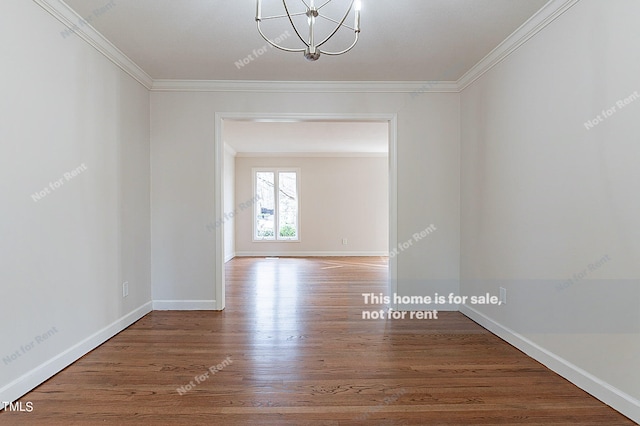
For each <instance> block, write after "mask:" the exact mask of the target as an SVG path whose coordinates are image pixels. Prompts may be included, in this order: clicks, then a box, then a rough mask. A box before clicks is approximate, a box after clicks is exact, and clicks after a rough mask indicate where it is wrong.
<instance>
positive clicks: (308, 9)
mask: <svg viewBox="0 0 640 426" xmlns="http://www.w3.org/2000/svg"><path fill="white" fill-rule="evenodd" d="M298 1H300V2H302V5H303V6H304V9H305V11H304V12H296V13H290V12H289V7H288V6H287V1H286V0H282V4H283V5H284V11H285V13H286V15H275V16H262V0H257V5H256V23H257V25H258V32H259V33H260V35H261V36H262V38H264V39H265V40H266V41H267V42H268V43H269V44H270V45H272V46H273V47H276V48H278V49H280V50H284V51H285V52H304V57H305V58H307V59H308V60H309V61H317V60H318V59H319V58H320V54H325V55H333V56H336V55H342V54H343V53H347V52H348V51H350V50H351V49H353V47H354V46H355V45H356V43H358V35H359V34H360V9H361V1H360V0H351V2H350V4H349V9H347V12H346V13H345V14H344V16H343V17H342V19H341V20H340V21H338V20H336V19H333V18H331V17H329V16H326V15H323V14H322V13H321V11H322V8H323V7H325V6H326V5H328V4H329V3H331V2H332V1H333V0H326V1H325V2H324V3H322V5H320V6H318V7H316V6H315V4H314V0H298ZM307 1H308V3H307ZM352 10H355V23H354V26H353V27H350V26H349V25H347V24H345V21H346V20H347V18H348V17H349V14H350V13H351V11H352ZM302 15H306V16H307V23H308V24H309V37H308V39H305V38H304V37H303V36H302V35H301V34H300V31H298V28H297V27H296V25H295V24H294V23H293V17H294V16H302ZM277 18H288V19H289V22H290V23H291V26H292V27H293V30H294V31H295V33H296V35H297V36H298V38H299V39H300V40H301V41H302V42H303V43H304V45H305V47H301V48H294V49H291V48H288V47H284V46H280V45H279V44H278V43H276V42H274V41H272V40H271V39H269V37H267V36H266V35H265V34H264V33H263V32H262V28H260V23H261V22H262V21H263V20H267V19H277ZM316 19H323V20H326V21H329V22H332V23H334V24H336V27H335V29H334V30H333V31H332V32H331V33H330V34H329V35H328V36H327V37H326V38H325V39H323V40H322V41H320V42H317V41H316V34H315V25H316ZM342 27H344V28H347V29H349V30H352V31H353V32H354V33H355V40H354V41H353V43H352V44H351V46H349V47H347V48H346V49H344V50H341V51H339V52H328V51H326V50H322V49H320V47H321V46H322V45H324V44H325V43H326V42H327V41H329V39H331V37H333V36H334V35H335V34H336V33H337V32H338V30H339V29H340V28H342Z"/></svg>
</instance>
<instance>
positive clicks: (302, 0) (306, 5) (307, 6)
mask: <svg viewBox="0 0 640 426" xmlns="http://www.w3.org/2000/svg"><path fill="white" fill-rule="evenodd" d="M300 1H301V2H302V4H304V6H305V7H306V8H307V9H311V7H310V6H309V5H308V4H307V2H306V1H304V0H300ZM329 1H331V0H329ZM305 13H306V12H305Z"/></svg>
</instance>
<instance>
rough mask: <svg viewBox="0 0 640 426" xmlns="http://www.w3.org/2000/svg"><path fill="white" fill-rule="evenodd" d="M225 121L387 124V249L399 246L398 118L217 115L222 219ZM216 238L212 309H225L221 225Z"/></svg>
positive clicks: (217, 202)
mask: <svg viewBox="0 0 640 426" xmlns="http://www.w3.org/2000/svg"><path fill="white" fill-rule="evenodd" d="M224 120H246V121H255V120H272V121H275V122H278V121H281V122H298V121H338V122H340V121H364V122H366V121H370V122H387V123H388V124H389V248H390V249H391V247H397V246H398V152H397V146H398V115H397V114H395V113H392V114H372V113H355V114H348V113H347V114H345V113H317V114H316V113H250V112H216V114H215V136H214V139H215V140H214V145H215V147H214V156H215V158H214V165H215V182H214V188H215V190H214V212H215V214H216V217H224V141H223V139H222V138H223V134H224V129H223V126H224ZM214 238H215V243H214V244H215V283H214V284H215V294H214V296H215V309H216V310H218V311H221V310H223V309H224V308H225V270H224V263H225V262H224V226H218V227H216V230H215V232H214ZM397 277H398V261H397V257H396V256H394V257H391V258H389V287H388V292H389V294H393V293H396V292H397V290H398V289H397V288H396V286H397V282H398V280H397Z"/></svg>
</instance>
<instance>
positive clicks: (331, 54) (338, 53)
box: [319, 33, 360, 56]
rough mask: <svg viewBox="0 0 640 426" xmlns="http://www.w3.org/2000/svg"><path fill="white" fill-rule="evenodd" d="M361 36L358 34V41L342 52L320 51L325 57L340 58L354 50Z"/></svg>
mask: <svg viewBox="0 0 640 426" xmlns="http://www.w3.org/2000/svg"><path fill="white" fill-rule="evenodd" d="M359 35H360V33H356V39H355V40H354V42H353V44H352V45H351V46H349V47H348V48H346V49H345V50H343V51H341V52H325V51H324V50H320V49H319V50H320V53H322V54H323V55H329V56H338V55H342V54H343V53H347V52H348V51H350V50H351V49H353V48H354V47H355V45H356V43H358V36H359Z"/></svg>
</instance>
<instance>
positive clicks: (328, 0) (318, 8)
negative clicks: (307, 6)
mask: <svg viewBox="0 0 640 426" xmlns="http://www.w3.org/2000/svg"><path fill="white" fill-rule="evenodd" d="M302 1H303V3H304V0H302ZM331 1H332V0H327V1H326V2H324V3H322V6H320V7H317V8H316V10H320V9H322V8H323V7H325V6H326V5H328V4H329V3H331Z"/></svg>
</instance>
